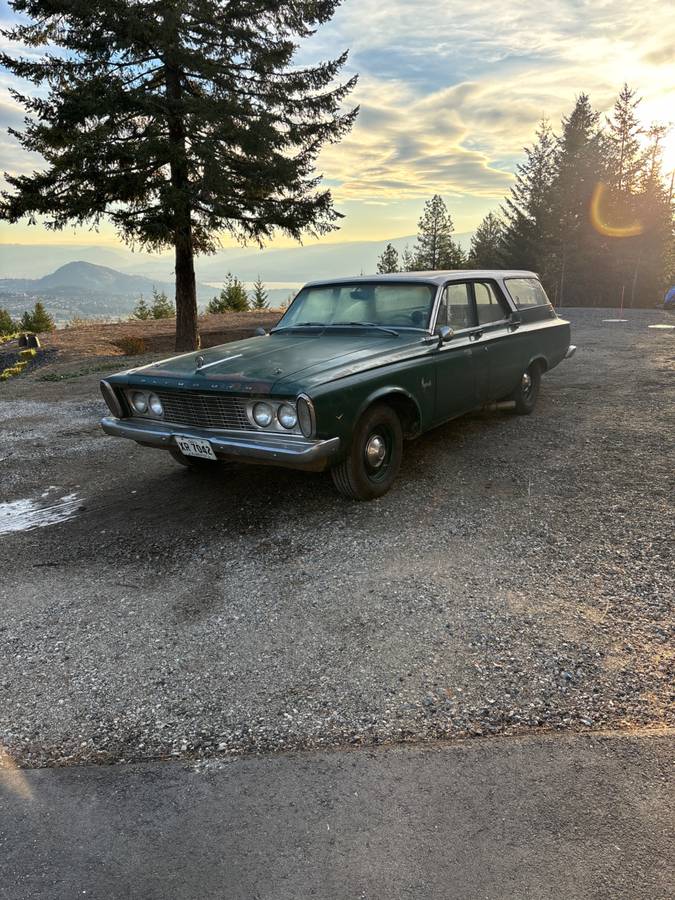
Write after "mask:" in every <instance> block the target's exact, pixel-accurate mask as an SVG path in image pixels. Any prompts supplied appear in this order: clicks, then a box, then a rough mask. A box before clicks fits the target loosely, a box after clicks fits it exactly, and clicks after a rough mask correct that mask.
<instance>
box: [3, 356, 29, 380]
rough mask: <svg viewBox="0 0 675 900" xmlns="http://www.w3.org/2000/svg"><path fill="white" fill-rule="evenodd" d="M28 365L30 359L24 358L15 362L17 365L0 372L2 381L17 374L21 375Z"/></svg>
mask: <svg viewBox="0 0 675 900" xmlns="http://www.w3.org/2000/svg"><path fill="white" fill-rule="evenodd" d="M27 365H28V360H27V359H23V360H20V361H19V362H18V363H15V365H13V366H10V367H9V368H8V369H4V370H3V371H2V372H0V381H9V379H10V378H14V377H15V376H16V375H20V374H21V373H22V372H23V370H24V369H25V368H26V366H27Z"/></svg>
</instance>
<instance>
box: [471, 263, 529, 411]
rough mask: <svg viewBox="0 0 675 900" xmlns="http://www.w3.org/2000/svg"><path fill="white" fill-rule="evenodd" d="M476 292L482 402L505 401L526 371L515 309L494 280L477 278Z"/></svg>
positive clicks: (477, 341)
mask: <svg viewBox="0 0 675 900" xmlns="http://www.w3.org/2000/svg"><path fill="white" fill-rule="evenodd" d="M472 294H473V301H474V303H475V310H476V319H477V322H478V328H477V330H476V343H475V349H476V357H477V358H476V359H475V361H474V363H475V371H476V379H477V392H478V395H479V399H480V402H481V403H485V402H487V401H491V400H501V399H502V398H503V397H504V396H506V395H507V394H509V393H510V392H511V391H512V390H513V388H514V386H515V385H516V384H517V383H518V379H519V377H520V375H521V374H522V362H521V359H520V356H521V354H520V353H519V349H518V346H517V344H518V341H517V339H515V340H514V328H513V323H512V321H511V318H510V317H511V310H510V307H509V305H508V303H507V301H506V298H505V297H504V296H503V294H502V292H501V289H500V288H499V285H498V284H497V283H496V282H494V281H491V280H488V279H486V280H484V281H483V280H480V281H479V280H475V281H473V282H472ZM479 348H480V349H479Z"/></svg>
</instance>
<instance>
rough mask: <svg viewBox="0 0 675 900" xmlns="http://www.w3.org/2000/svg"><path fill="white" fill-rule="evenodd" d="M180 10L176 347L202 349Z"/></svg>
mask: <svg viewBox="0 0 675 900" xmlns="http://www.w3.org/2000/svg"><path fill="white" fill-rule="evenodd" d="M177 16H178V12H177V10H176V8H175V7H169V8H168V9H167V11H166V13H165V19H164V21H165V25H166V28H167V35H168V40H167V55H166V61H165V68H164V71H165V88H166V100H167V125H168V132H169V146H170V149H171V186H172V188H173V195H174V200H173V220H174V248H175V252H176V350H177V351H183V350H198V349H199V328H198V323H197V284H196V281H195V265H194V245H193V241H192V210H191V204H190V179H189V169H188V161H187V150H186V141H185V122H184V110H183V108H182V97H183V85H182V80H181V75H182V72H181V69H180V66H179V64H178V63H177V61H176V59H177V54H178V46H179V33H178V20H177Z"/></svg>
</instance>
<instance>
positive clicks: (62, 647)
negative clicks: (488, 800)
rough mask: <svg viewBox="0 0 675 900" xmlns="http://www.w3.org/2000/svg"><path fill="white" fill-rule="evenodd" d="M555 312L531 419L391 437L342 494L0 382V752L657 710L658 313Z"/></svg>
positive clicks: (552, 722)
mask: <svg viewBox="0 0 675 900" xmlns="http://www.w3.org/2000/svg"><path fill="white" fill-rule="evenodd" d="M566 312H567V314H568V317H569V318H570V319H571V321H572V323H573V341H574V343H576V344H577V345H578V346H579V351H578V352H577V355H576V356H575V357H574V358H573V359H572V360H570V361H568V362H565V363H563V364H561V365H560V366H559V367H558V368H557V369H555V370H554V371H553V372H551V373H549V374H548V375H547V376H546V377H545V379H544V383H543V390H542V394H541V397H540V400H539V404H538V406H537V409H536V411H535V413H534V415H532V416H530V417H513V416H510V415H508V414H505V413H480V414H476V415H472V416H469V417H466V418H464V419H461V420H458V421H456V422H454V423H450V424H449V425H446V426H444V427H442V428H440V429H437V430H436V431H434V432H432V433H431V434H429V435H427V436H425V437H423V438H421V439H420V440H418V441H417V442H415V443H413V444H409V445H408V446H407V448H406V455H405V460H404V466H403V470H402V473H401V476H400V477H399V480H398V482H397V484H396V485H395V487H394V490H393V491H392V492H391V493H390V494H389V495H387V496H386V497H384V498H383V499H381V500H378V501H376V502H373V503H369V504H354V503H350V502H348V501H346V500H343V499H341V498H339V497H337V496H336V495H335V493H334V492H333V489H332V486H331V483H330V479H329V478H327V477H325V476H321V475H313V474H312V475H307V474H300V473H294V472H287V471H283V470H275V469H270V468H254V467H246V466H242V467H237V468H232V469H229V470H226V471H224V472H222V473H219V475H218V476H217V477H211V476H208V475H200V474H194V473H191V472H187V471H184V470H183V469H182V467H179V466H178V465H176V464H175V463H174V462H173V461H172V460H171V459H170V458H169V457H168V455H166V454H164V453H161V452H157V451H151V450H144V449H142V448H140V447H136V446H135V445H133V444H130V443H129V442H126V441H115V440H112V439H110V438H106V437H105V436H104V435H103V434H102V433H101V432H100V430H99V428H98V419H99V417H100V415H101V414H102V413H103V404H102V401H101V400H100V399H99V395H98V387H97V385H98V378H99V375H98V374H96V373H90V374H86V375H82V376H81V377H67V378H65V379H64V380H63V381H61V382H53V381H46V380H44V378H45V372H46V371H47V370H48V367H47V366H46V367H43V368H42V369H40V370H36V371H35V372H34V373H32V374H29V375H26V376H23V377H20V378H17V379H15V380H13V381H11V382H8V383H7V384H6V385H3V386H1V387H0V573H2V574H1V579H0V606H1V609H2V616H1V618H0V739H1V741H2V744H4V747H5V751H6V752H7V754H8V755H9V756H10V757H11V758H13V759H14V760H16V762H17V763H18V764H19V765H24V766H31V765H32V766H40V765H49V764H55V763H58V764H66V763H74V762H81V761H97V760H98V761H113V760H139V759H144V758H156V757H162V756H179V755H183V756H187V757H189V756H210V755H213V754H218V753H224V752H241V751H264V750H277V749H281V748H289V747H290V748H296V747H314V746H330V745H338V744H345V743H351V744H360V743H363V744H368V743H373V742H385V741H401V740H429V739H433V738H435V737H438V736H442V737H454V736H461V735H467V734H471V735H479V734H482V735H487V734H494V733H504V732H506V733H515V732H524V731H531V730H532V729H582V730H585V729H604V728H607V727H611V728H621V727H628V726H636V725H642V726H644V725H655V726H656V725H659V726H660V725H663V724H666V723H668V722H669V721H670V722H671V723H672V720H673V703H672V701H673V694H672V691H673V688H672V685H673V683H674V681H675V678H674V676H675V671H674V664H673V642H672V639H673V617H672V608H671V604H672V599H673V586H674V584H673V581H674V579H673V554H672V549H673V537H674V536H675V516H674V510H673V483H672V479H673V458H674V434H675V423H674V413H673V411H674V409H675V403H674V391H673V370H674V369H675V364H674V352H673V351H674V348H675V331H671V330H663V329H653V328H649V327H648V326H649V325H654V324H660V323H665V322H668V321H669V320H668V319H667V318H666V317H665V314H663V313H659V312H657V311H642V312H635V313H633V312H628V313H627V314H626V317H627V318H628V319H629V321H628V322H627V323H624V324H622V323H610V322H603V321H602V320H603V318H607V317H610V316H611V313H610V312H608V311H597V310H569V311H566ZM671 320H672V324H675V319H673V317H671ZM89 362H90V361H89ZM73 368H75V371H69V372H63V374H66V375H68V376H74V375H76V374H77V372H76V367H74V366H73V365H72V364H71V369H73ZM46 522H50V523H51V524H45V523H46ZM41 525H44V527H35V526H41ZM27 526H33V527H29V528H28V527H27ZM19 529H20V530H19ZM3 531H4V533H2V532H3ZM0 752H1V751H0Z"/></svg>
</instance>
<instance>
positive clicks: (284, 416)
mask: <svg viewBox="0 0 675 900" xmlns="http://www.w3.org/2000/svg"><path fill="white" fill-rule="evenodd" d="M277 419H278V420H279V422H280V423H281V424H282V425H283V426H284V428H295V426H296V425H297V424H298V417H297V414H296V412H295V410H294V409H293V407H292V406H291V405H290V403H282V404H281V406H280V407H279V409H278V410H277Z"/></svg>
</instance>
